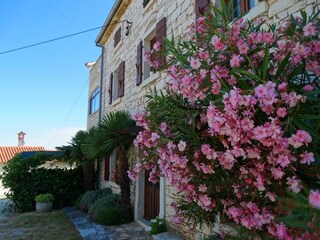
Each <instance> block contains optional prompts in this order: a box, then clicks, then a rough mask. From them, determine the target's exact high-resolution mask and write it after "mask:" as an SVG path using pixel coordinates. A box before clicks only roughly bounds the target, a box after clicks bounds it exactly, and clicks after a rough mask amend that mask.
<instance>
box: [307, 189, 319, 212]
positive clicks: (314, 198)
mask: <svg viewBox="0 0 320 240" xmlns="http://www.w3.org/2000/svg"><path fill="white" fill-rule="evenodd" d="M309 203H310V205H311V206H313V207H316V208H320V192H319V190H311V191H310V194H309Z"/></svg>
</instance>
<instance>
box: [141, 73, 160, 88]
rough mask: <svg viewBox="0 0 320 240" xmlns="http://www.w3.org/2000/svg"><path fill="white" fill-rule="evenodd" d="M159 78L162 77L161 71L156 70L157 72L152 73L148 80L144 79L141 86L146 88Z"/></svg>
mask: <svg viewBox="0 0 320 240" xmlns="http://www.w3.org/2000/svg"><path fill="white" fill-rule="evenodd" d="M159 78H160V73H159V72H156V73H154V74H152V75H151V76H150V77H148V78H147V79H146V80H143V81H142V83H141V85H140V86H141V88H144V87H146V86H148V85H150V84H152V83H154V82H155V81H156V80H157V79H159Z"/></svg>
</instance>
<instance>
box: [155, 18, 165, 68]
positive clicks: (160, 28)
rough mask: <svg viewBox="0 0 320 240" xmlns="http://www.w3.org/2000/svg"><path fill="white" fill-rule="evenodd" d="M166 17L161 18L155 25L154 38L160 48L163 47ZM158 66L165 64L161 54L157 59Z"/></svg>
mask: <svg viewBox="0 0 320 240" xmlns="http://www.w3.org/2000/svg"><path fill="white" fill-rule="evenodd" d="M166 34H167V33H166V18H165V17H164V18H162V19H161V20H160V21H159V22H158V23H157V25H156V40H157V42H159V43H160V45H161V48H164V47H165V46H164V38H165V37H166ZM158 60H159V67H160V68H161V67H163V66H164V65H165V64H166V56H165V55H164V54H163V56H162V57H160V58H159V59H158Z"/></svg>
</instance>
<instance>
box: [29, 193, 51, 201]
mask: <svg viewBox="0 0 320 240" xmlns="http://www.w3.org/2000/svg"><path fill="white" fill-rule="evenodd" d="M34 200H35V201H36V202H53V201H54V196H53V195H52V194H51V193H44V194H39V195H37V196H36V197H35V198H34Z"/></svg>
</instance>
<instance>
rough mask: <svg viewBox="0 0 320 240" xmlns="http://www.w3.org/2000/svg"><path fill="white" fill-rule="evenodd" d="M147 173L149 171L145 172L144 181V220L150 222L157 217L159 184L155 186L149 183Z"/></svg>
mask: <svg viewBox="0 0 320 240" xmlns="http://www.w3.org/2000/svg"><path fill="white" fill-rule="evenodd" d="M149 173H150V171H146V173H145V181H144V182H145V185H144V218H145V219H146V220H149V221H150V220H151V219H154V218H156V217H157V216H159V210H160V194H159V182H158V183H156V184H153V183H151V182H149V181H148V178H149Z"/></svg>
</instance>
